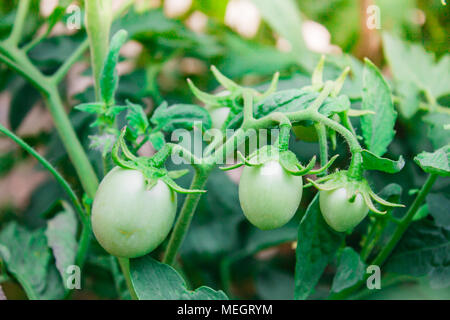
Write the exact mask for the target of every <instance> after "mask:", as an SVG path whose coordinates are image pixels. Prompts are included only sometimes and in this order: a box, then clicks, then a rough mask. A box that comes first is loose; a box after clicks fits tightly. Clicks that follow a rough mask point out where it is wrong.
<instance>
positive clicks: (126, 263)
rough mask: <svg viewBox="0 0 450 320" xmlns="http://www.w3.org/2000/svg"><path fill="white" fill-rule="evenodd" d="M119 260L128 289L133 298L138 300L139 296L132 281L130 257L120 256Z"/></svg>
mask: <svg viewBox="0 0 450 320" xmlns="http://www.w3.org/2000/svg"><path fill="white" fill-rule="evenodd" d="M117 261H119V265H120V269H121V270H122V274H123V276H124V278H125V282H126V284H127V288H128V291H129V292H130V295H131V299H133V300H138V296H137V294H136V291H135V290H134V287H133V282H132V281H131V274H130V259H127V258H119V257H118V258H117Z"/></svg>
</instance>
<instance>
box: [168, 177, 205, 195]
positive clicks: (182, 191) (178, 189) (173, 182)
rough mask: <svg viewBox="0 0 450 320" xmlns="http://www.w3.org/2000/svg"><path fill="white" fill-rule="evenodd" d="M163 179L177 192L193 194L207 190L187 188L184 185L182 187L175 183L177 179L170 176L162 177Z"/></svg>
mask: <svg viewBox="0 0 450 320" xmlns="http://www.w3.org/2000/svg"><path fill="white" fill-rule="evenodd" d="M161 180H162V181H164V182H165V183H166V184H167V186H168V187H169V188H170V189H172V190H173V191H175V192H177V193H183V194H193V193H205V192H206V190H198V189H185V188H183V187H180V186H179V185H178V184H176V183H175V181H173V180H172V179H170V178H169V177H168V176H164V177H162V178H161Z"/></svg>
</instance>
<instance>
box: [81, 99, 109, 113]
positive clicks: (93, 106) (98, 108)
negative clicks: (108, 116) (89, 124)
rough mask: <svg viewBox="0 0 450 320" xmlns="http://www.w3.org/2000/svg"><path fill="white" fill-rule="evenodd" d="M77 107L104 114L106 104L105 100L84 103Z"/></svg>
mask: <svg viewBox="0 0 450 320" xmlns="http://www.w3.org/2000/svg"><path fill="white" fill-rule="evenodd" d="M75 109H76V110H79V111H83V112H87V113H93V114H104V113H105V104H104V103H103V102H91V103H82V104H79V105H77V106H75Z"/></svg>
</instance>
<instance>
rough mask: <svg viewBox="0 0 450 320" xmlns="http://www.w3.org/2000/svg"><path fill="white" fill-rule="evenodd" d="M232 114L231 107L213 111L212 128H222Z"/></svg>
mask: <svg viewBox="0 0 450 320" xmlns="http://www.w3.org/2000/svg"><path fill="white" fill-rule="evenodd" d="M229 114H230V108H227V107H222V108H217V109H214V110H213V111H211V120H212V128H216V129H222V126H223V124H224V123H225V120H227V118H228V115H229Z"/></svg>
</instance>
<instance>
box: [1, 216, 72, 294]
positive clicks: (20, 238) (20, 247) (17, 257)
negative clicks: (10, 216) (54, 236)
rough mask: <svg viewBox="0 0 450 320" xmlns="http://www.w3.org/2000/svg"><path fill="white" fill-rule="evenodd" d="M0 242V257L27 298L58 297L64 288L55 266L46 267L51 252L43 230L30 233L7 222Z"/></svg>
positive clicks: (50, 258)
mask: <svg viewBox="0 0 450 320" xmlns="http://www.w3.org/2000/svg"><path fill="white" fill-rule="evenodd" d="M0 243H1V244H2V245H1V246H0V256H1V258H2V259H3V260H4V261H5V263H6V267H7V269H8V271H9V272H10V273H11V274H12V275H13V276H14V277H15V278H16V279H17V281H18V282H19V283H20V284H21V286H22V287H23V288H24V290H25V292H26V294H27V296H28V297H29V298H30V299H58V298H62V295H63V294H64V288H63V287H62V283H61V278H60V277H59V275H58V272H57V271H56V268H54V266H50V263H51V260H52V255H51V252H50V250H49V248H48V247H47V239H46V237H45V233H44V230H43V229H39V230H36V231H33V232H31V231H28V230H26V229H25V228H23V227H21V226H19V225H18V224H17V223H10V224H8V225H7V226H6V227H5V228H4V229H3V230H2V232H1V233H0ZM55 272H56V273H55ZM55 276H56V277H55Z"/></svg>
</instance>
